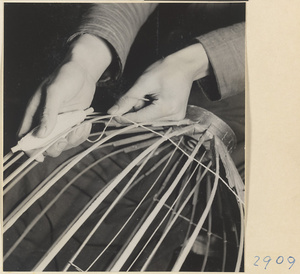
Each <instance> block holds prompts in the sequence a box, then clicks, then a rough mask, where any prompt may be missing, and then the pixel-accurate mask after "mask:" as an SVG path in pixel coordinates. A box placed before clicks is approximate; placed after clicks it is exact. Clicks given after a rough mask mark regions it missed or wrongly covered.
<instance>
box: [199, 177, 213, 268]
mask: <svg viewBox="0 0 300 274" xmlns="http://www.w3.org/2000/svg"><path fill="white" fill-rule="evenodd" d="M210 175H211V174H209V175H208V178H207V179H208V180H207V190H206V197H207V200H209V197H210V195H211V177H210ZM211 227H212V210H210V211H209V213H208V231H207V244H206V250H205V254H204V259H203V263H202V267H201V272H204V270H205V267H206V264H207V259H208V254H209V249H210V242H211Z"/></svg>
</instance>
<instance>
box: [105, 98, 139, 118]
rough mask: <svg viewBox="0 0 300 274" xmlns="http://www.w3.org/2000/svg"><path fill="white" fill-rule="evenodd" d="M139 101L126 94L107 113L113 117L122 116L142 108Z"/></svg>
mask: <svg viewBox="0 0 300 274" xmlns="http://www.w3.org/2000/svg"><path fill="white" fill-rule="evenodd" d="M139 101H140V100H139V99H138V98H136V97H131V96H129V95H127V94H125V95H124V96H122V97H121V98H120V99H119V100H118V102H117V103H116V104H115V105H114V106H112V107H111V108H110V109H109V110H108V111H107V113H108V114H111V115H122V114H124V113H127V112H128V111H130V110H131V109H133V108H134V107H135V106H138V107H141V106H140V105H141V104H140V103H139Z"/></svg>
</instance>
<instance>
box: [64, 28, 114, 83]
mask: <svg viewBox="0 0 300 274" xmlns="http://www.w3.org/2000/svg"><path fill="white" fill-rule="evenodd" d="M69 53H70V59H71V61H73V62H76V63H77V64H78V65H80V66H81V67H82V68H83V69H85V70H86V71H87V73H88V74H89V75H90V76H91V77H92V78H93V79H94V80H95V81H97V80H98V79H99V78H100V77H101V75H102V73H103V72H104V71H105V70H106V68H107V67H108V66H109V64H110V63H111V61H112V54H111V51H110V48H109V46H108V45H107V43H106V42H105V41H104V40H102V39H101V38H98V37H96V36H93V35H90V34H84V35H82V36H80V37H79V38H78V39H77V40H76V41H75V42H74V43H73V44H72V45H71V48H70V52H69Z"/></svg>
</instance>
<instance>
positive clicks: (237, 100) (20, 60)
mask: <svg viewBox="0 0 300 274" xmlns="http://www.w3.org/2000/svg"><path fill="white" fill-rule="evenodd" d="M3 10H4V21H3V22H4V43H3V45H4V47H3V48H4V50H3V57H4V62H3V68H4V69H3V112H4V114H3V127H4V131H3V190H2V192H3V212H2V213H3V220H2V223H3V227H2V233H3V270H4V271H7V272H15V271H32V272H41V271H73V272H82V271H84V272H85V271H94V272H95V271H96V272H100V271H109V272H119V271H172V272H179V271H193V272H244V271H245V267H244V259H245V258H244V256H245V254H244V247H245V244H246V243H247V240H245V204H246V199H245V189H246V187H245V88H246V80H245V75H246V72H245V71H246V53H245V49H246V39H245V33H246V10H247V2H243V1H233V2H230V1H215V2H201V1H198V2H176V3H174V2H172V3H168V2H149V3H147V2H128V1H127V2H126V1H122V2H94V3H79V2H73V3H71V2H67V3H58V2H56V3H54V2H43V3H38V2H23V3H22V2H15V3H14V2H5V3H4V5H3Z"/></svg>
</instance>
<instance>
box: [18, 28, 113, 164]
mask: <svg viewBox="0 0 300 274" xmlns="http://www.w3.org/2000/svg"><path fill="white" fill-rule="evenodd" d="M111 59H112V56H111V52H110V50H109V48H108V46H107V44H106V43H105V42H104V41H103V40H101V39H99V38H97V37H94V36H92V35H88V34H85V35H82V36H81V37H80V38H79V39H77V40H76V41H75V42H74V43H73V45H72V46H71V48H70V50H69V53H68V54H67V56H66V58H65V60H64V61H63V62H62V64H61V65H60V66H59V67H58V68H57V69H56V71H54V73H52V74H51V75H50V76H49V77H48V78H47V79H46V80H45V81H44V82H43V83H42V84H41V85H40V86H39V88H38V89H37V90H36V92H35V94H34V95H33V97H32V98H31V100H30V102H29V104H28V106H27V109H26V112H25V116H24V119H23V122H22V124H21V128H20V131H19V137H22V136H23V135H25V134H26V133H28V132H29V131H30V130H31V129H32V128H33V127H34V122H35V121H34V120H35V119H37V120H38V124H39V126H38V128H37V130H36V131H35V135H36V136H37V137H39V138H43V137H46V136H47V135H49V134H50V133H51V131H52V130H53V128H54V126H55V124H56V118H57V115H58V114H59V113H64V112H69V111H76V110H84V109H86V108H88V107H89V106H90V105H91V102H92V100H93V96H94V93H95V87H96V82H97V80H98V79H99V78H100V76H101V75H102V74H103V72H104V71H105V70H106V69H107V67H108V66H109V64H110V62H111ZM90 130H91V124H85V125H82V126H81V127H78V128H77V129H76V130H75V131H73V132H71V133H70V134H68V135H67V136H66V137H65V138H61V139H59V140H58V141H57V142H56V143H55V144H53V145H52V146H51V147H49V148H48V149H47V151H46V155H49V156H52V157H56V156H58V155H59V154H60V153H61V152H62V151H63V150H66V149H69V148H71V147H74V146H77V145H79V144H80V143H82V142H84V141H85V140H86V138H87V137H88V135H89V133H90ZM40 160H41V159H40Z"/></svg>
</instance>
